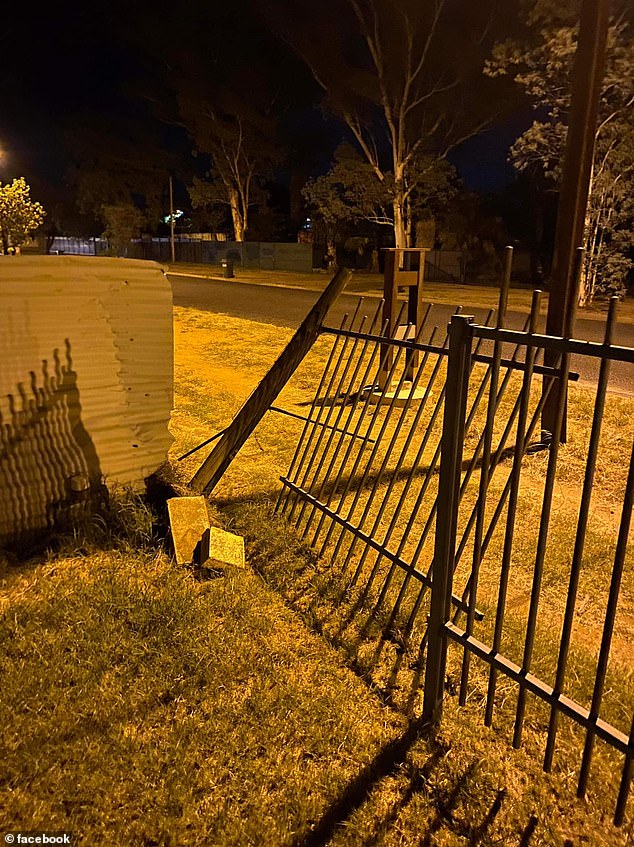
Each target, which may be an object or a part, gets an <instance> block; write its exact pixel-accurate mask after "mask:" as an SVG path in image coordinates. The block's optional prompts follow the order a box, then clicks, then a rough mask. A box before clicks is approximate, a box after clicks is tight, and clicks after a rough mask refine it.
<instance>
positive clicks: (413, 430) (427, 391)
mask: <svg viewBox="0 0 634 847" xmlns="http://www.w3.org/2000/svg"><path fill="white" fill-rule="evenodd" d="M436 331H437V327H434V329H433V332H432V334H431V337H430V339H429V343H430V344H432V343H433V339H434V336H435V334H436ZM429 356H430V351H429V350H427V351H426V352H425V355H424V356H423V359H422V361H421V363H420V365H419V366H418V368H417V369H416V373H415V374H414V379H413V382H412V388H411V391H410V392H409V397H408V400H409V402H410V404H411V398H413V397H414V394H415V392H416V390H417V388H418V385H419V383H420V380H421V377H422V375H423V371H424V369H425V365H426V363H427V361H428V359H429ZM440 358H441V357H440V356H438V359H439V360H440ZM437 364H439V362H437ZM430 390H431V389H430V386H429V381H428V384H427V387H426V388H425V391H424V392H423V397H422V398H421V400H420V402H419V403H418V408H417V409H416V413H415V415H414V418H413V420H412V422H411V423H410V427H409V430H408V433H407V436H406V438H405V443H404V444H403V447H402V448H401V450H400V453H399V457H398V459H397V462H396V465H395V467H394V468H393V469H392V471H391V475H390V481H389V483H388V487H387V490H386V492H385V496H384V498H383V500H382V502H381V507H380V508H379V510H378V512H377V514H376V516H375V518H374V522H373V524H372V528H371V529H370V535H371V536H372V537H374V535H375V534H376V533H377V532H378V530H379V527H380V526H381V521H382V519H383V515H384V513H385V509H386V508H387V504H388V502H389V499H390V497H391V495H392V491H393V490H394V486H395V485H396V482H397V479H398V474H399V472H400V470H401V468H402V467H403V463H404V462H405V459H406V457H407V454H408V452H409V448H410V446H411V443H412V441H413V439H414V435H415V433H416V429H417V427H418V424H419V422H420V420H421V417H422V415H423V411H424V410H425V407H426V405H427V400H428V398H429V394H430ZM407 411H408V407H406V408H405V410H404V412H403V416H402V417H401V419H400V420H401V421H403V420H404V417H405V413H406V412H407ZM395 434H396V435H398V430H397V431H396V433H395ZM391 446H392V445H391V444H390V446H389V447H388V454H389V452H390V450H391ZM413 467H416V462H415V461H414V465H413ZM411 476H412V471H410V473H409V474H408V479H411ZM406 494H407V492H406V491H405V490H404V491H402V492H401V494H400V495H399V500H398V502H397V503H396V505H395V507H394V509H393V511H392V519H391V521H392V522H393V521H394V517H395V515H398V514H400V507H401V506H402V504H403V501H404V499H405V497H406ZM370 496H372V495H370ZM386 544H387V542H386V541H385V539H384V540H383V541H382V542H381V546H383V547H385V546H386ZM369 551H370V548H369V547H366V548H365V550H364V551H363V554H362V556H361V559H360V561H359V565H358V567H359V569H362V568H363V565H364V564H365V561H366V558H367V556H368V553H369ZM379 556H380V553H379Z"/></svg>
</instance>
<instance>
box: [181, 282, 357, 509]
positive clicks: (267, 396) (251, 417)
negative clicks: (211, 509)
mask: <svg viewBox="0 0 634 847" xmlns="http://www.w3.org/2000/svg"><path fill="white" fill-rule="evenodd" d="M350 276H351V273H350V271H349V270H347V269H345V268H342V269H341V270H339V271H338V272H337V273H336V274H335V276H334V277H333V278H332V279H331V280H330V282H329V283H328V285H327V286H326V288H325V289H324V291H323V293H322V295H321V297H320V298H319V300H318V301H317V302H316V303H315V305H314V306H313V307H312V309H311V310H310V312H309V313H308V314H307V315H306V317H305V318H304V320H303V321H302V323H301V325H300V326H299V328H298V330H297V332H296V333H295V335H294V336H293V337H292V338H291V340H290V341H289V343H288V344H287V345H286V347H285V348H284V350H283V351H282V353H281V354H280V355H279V357H278V359H277V361H276V362H275V364H274V365H273V366H272V367H271V369H270V370H269V372H268V373H267V374H266V376H265V377H264V378H263V379H262V381H261V382H260V383H259V385H258V386H257V388H256V389H255V390H254V391H253V392H252V393H251V395H250V396H249V397H248V399H247V400H246V402H245V403H244V405H243V406H242V408H241V409H240V411H239V412H238V414H237V415H236V416H235V418H234V419H233V420H232V422H231V423H230V424H229V426H228V427H227V428H226V430H225V431H224V433H223V434H222V437H221V438H220V439H219V441H218V443H217V444H216V446H215V447H214V449H213V450H212V451H211V453H210V454H209V456H207V458H206V459H205V461H204V462H203V463H202V465H201V466H200V468H199V469H198V470H197V471H196V474H195V475H194V477H193V479H192V481H191V486H192V488H193V490H194V491H196V492H197V493H199V494H209V493H210V492H211V491H212V490H213V488H214V487H215V485H216V484H217V483H218V481H219V480H220V478H221V477H222V475H223V473H224V472H225V471H226V469H227V468H228V467H229V465H230V464H231V462H232V461H233V459H234V457H235V455H236V454H237V453H238V451H239V450H240V448H241V447H242V445H243V444H244V442H245V441H246V440H247V438H248V437H249V436H250V435H251V433H252V432H253V430H254V429H255V428H256V426H257V425H258V423H259V422H260V421H261V419H262V417H263V416H264V414H265V413H266V412H267V410H268V409H269V407H270V405H271V403H273V402H274V400H275V398H276V397H277V395H278V394H279V393H280V391H281V390H282V388H284V386H285V385H286V383H287V382H288V380H289V379H290V378H291V377H292V375H293V374H294V373H295V371H296V370H297V367H298V366H299V364H300V362H301V361H302V359H303V358H304V356H305V355H306V354H307V353H308V351H309V350H310V348H311V347H312V346H313V344H314V342H315V340H316V338H317V336H318V335H319V330H320V327H321V324H322V321H323V320H324V318H325V317H326V315H327V314H328V311H329V309H330V307H331V306H332V304H333V303H334V302H335V300H336V299H337V297H338V296H339V294H341V292H342V291H343V289H344V288H345V286H346V284H347V282H348V280H349V279H350Z"/></svg>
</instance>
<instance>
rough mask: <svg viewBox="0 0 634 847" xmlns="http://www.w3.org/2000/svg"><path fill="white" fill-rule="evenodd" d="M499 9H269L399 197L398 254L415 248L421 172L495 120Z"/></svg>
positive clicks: (358, 5) (440, 5)
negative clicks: (492, 49)
mask: <svg viewBox="0 0 634 847" xmlns="http://www.w3.org/2000/svg"><path fill="white" fill-rule="evenodd" d="M511 5H512V4H511ZM291 6H292V8H291ZM494 8H495V3H492V2H488V0H483V2H480V3H469V4H466V3H461V2H459V0H427V2H423V1H422V0H346V2H345V3H343V4H342V3H341V2H340V0H327V2H325V3H320V4H315V3H314V2H312V0H300V2H298V0H293V2H292V3H291V2H290V0H288V2H285V0H277V2H276V3H273V5H272V8H271V6H270V5H269V9H270V11H269V19H270V20H271V21H272V26H273V27H274V28H275V30H276V31H277V32H278V33H279V34H280V35H281V36H282V37H283V38H284V39H285V40H286V42H287V43H288V44H289V45H290V46H291V47H292V48H293V49H294V50H295V51H297V53H299V55H301V56H302V58H303V59H304V60H305V62H306V63H307V64H308V66H309V67H310V68H311V70H312V72H313V75H314V77H315V79H316V80H317V81H318V83H319V84H320V86H321V88H322V89H323V91H324V92H325V94H326V107H327V108H329V109H330V110H331V111H332V112H334V113H335V114H336V115H338V116H339V117H340V118H341V119H342V120H343V121H344V122H345V124H346V126H347V127H348V130H349V131H350V133H351V134H352V137H353V139H354V140H355V142H356V144H357V146H358V149H359V151H360V152H361V154H362V155H363V157H364V159H365V161H366V162H367V164H368V165H369V166H370V168H371V172H372V174H373V176H374V179H375V181H377V182H378V183H379V184H380V185H381V186H384V187H385V189H386V190H387V191H388V193H389V194H390V210H389V214H390V219H391V224H392V226H393V228H394V238H395V244H396V246H397V247H406V246H409V245H410V244H411V240H412V233H413V218H412V215H413V211H414V207H413V203H412V200H413V194H414V192H415V190H416V189H415V185H416V180H415V179H414V178H413V173H414V172H415V170H416V163H417V162H420V161H421V160H422V159H421V157H422V156H433V157H435V158H441V159H442V158H444V157H445V156H446V155H447V153H448V152H449V151H450V150H451V149H452V148H454V147H456V146H457V145H459V144H460V143H461V142H463V141H465V140H466V139H467V138H469V137H471V136H472V135H474V134H476V133H477V132H479V131H480V130H482V129H483V128H484V127H485V126H487V125H488V124H489V123H490V122H491V121H492V120H493V119H494V117H495V113H496V109H495V108H494V107H493V106H492V98H491V95H490V93H489V96H488V97H485V96H484V95H483V92H482V88H483V86H486V79H485V78H484V77H483V75H482V73H481V70H482V66H483V61H484V58H485V55H486V53H487V50H488V46H487V44H488V41H489V39H490V37H491V34H492V32H493V22H494V19H493V9H494ZM334 20H336V21H337V25H336V26H335V27H333V25H332V23H333V21H334ZM457 20H459V21H460V24H459V25H456V21H457Z"/></svg>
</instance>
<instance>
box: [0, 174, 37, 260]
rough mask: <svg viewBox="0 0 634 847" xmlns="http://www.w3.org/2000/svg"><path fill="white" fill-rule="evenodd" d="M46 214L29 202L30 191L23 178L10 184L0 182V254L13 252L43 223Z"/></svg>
mask: <svg viewBox="0 0 634 847" xmlns="http://www.w3.org/2000/svg"><path fill="white" fill-rule="evenodd" d="M45 215H46V212H45V211H44V209H43V208H42V206H41V205H40V204H39V203H37V202H35V201H33V200H31V189H30V187H29V186H28V185H27V183H26V180H25V179H24V177H18V178H17V179H14V180H13V182H11V183H5V184H4V185H3V184H2V183H1V182H0V241H1V243H2V252H3V253H5V254H6V253H9V252H11V251H15V250H16V249H18V250H19V248H20V247H21V246H22V245H23V244H24V242H25V241H26V240H27V239H28V238H29V236H30V235H31V234H32V232H33V231H34V230H36V229H37V228H38V226H39V225H40V224H41V223H42V222H43V220H44V217H45Z"/></svg>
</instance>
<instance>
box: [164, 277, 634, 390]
mask: <svg viewBox="0 0 634 847" xmlns="http://www.w3.org/2000/svg"><path fill="white" fill-rule="evenodd" d="M168 277H169V280H170V282H171V285H172V292H173V297H174V305H176V306H190V307H194V308H196V309H204V310H207V311H210V312H216V313H219V314H226V315H233V316H235V317H239V318H246V319H248V320H252V321H258V322H260V323H268V324H272V325H274V326H284V327H291V328H293V329H294V328H295V327H297V326H298V325H299V324H300V323H301V321H302V320H303V319H304V317H305V316H306V314H307V313H308V311H309V310H310V308H311V306H312V305H313V304H314V303H315V301H316V300H317V298H318V297H319V292H318V291H306V290H304V289H295V288H292V289H291V288H282V287H279V286H269V285H254V284H252V283H241V282H238V281H235V280H217V279H203V278H198V277H184V276H169V275H168ZM358 302H359V295H358V294H342V295H341V296H340V297H339V299H338V300H337V302H336V303H335V305H334V306H333V308H332V309H331V311H330V314H329V315H328V319H327V321H326V322H327V324H328V325H330V326H338V325H339V324H340V322H341V319H342V317H343V315H344V314H345V313H346V312H347V313H349V314H352V313H353V312H354V310H355V308H356V306H357V304H358ZM456 305H458V304H456ZM462 306H463V309H462V311H463V314H469V315H471V314H472V315H474V317H475V319H476V321H478V322H482V321H483V320H484V319H485V317H486V310H484V309H482V308H469V306H468V304H467V303H464V304H462ZM375 308H376V299H375V298H373V297H367V298H365V301H364V304H363V307H362V312H363V313H364V314H365V313H366V312H367V313H369V314H372V313H373V312H374V309H375ZM452 311H453V308H452V307H451V306H444V305H434V307H433V309H432V312H431V315H430V325H432V326H434V325H437V326H438V327H439V328H441V329H442V328H444V327H445V326H446V325H447V323H448V321H449V319H450V316H451V313H452ZM525 320H526V315H525V314H523V313H521V312H508V313H507V319H506V323H505V325H506V327H507V328H512V329H519V328H521V327H522V326H523V324H524V322H525ZM540 329H542V330H543V320H542V326H541V327H540ZM603 332H604V324H603V321H601V320H597V319H588V318H579V319H577V322H576V327H575V337H576V338H579V339H582V340H584V341H596V342H601V341H603ZM614 343H615V344H618V345H622V346H625V347H627V346H629V347H634V326H632V325H631V324H621V325H619V326H617V327H616V331H615V337H614ZM571 367H572V370H574V371H577V372H578V373H579V381H580V383H583V384H596V380H597V375H598V362H596V361H592V360H590V358H589V357H581V356H573V358H572V362H571ZM610 390H611V391H614V392H617V393H619V394H629V395H632V394H634V365H629V364H625V363H620V362H615V363H613V364H612V371H611V376H610Z"/></svg>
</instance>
